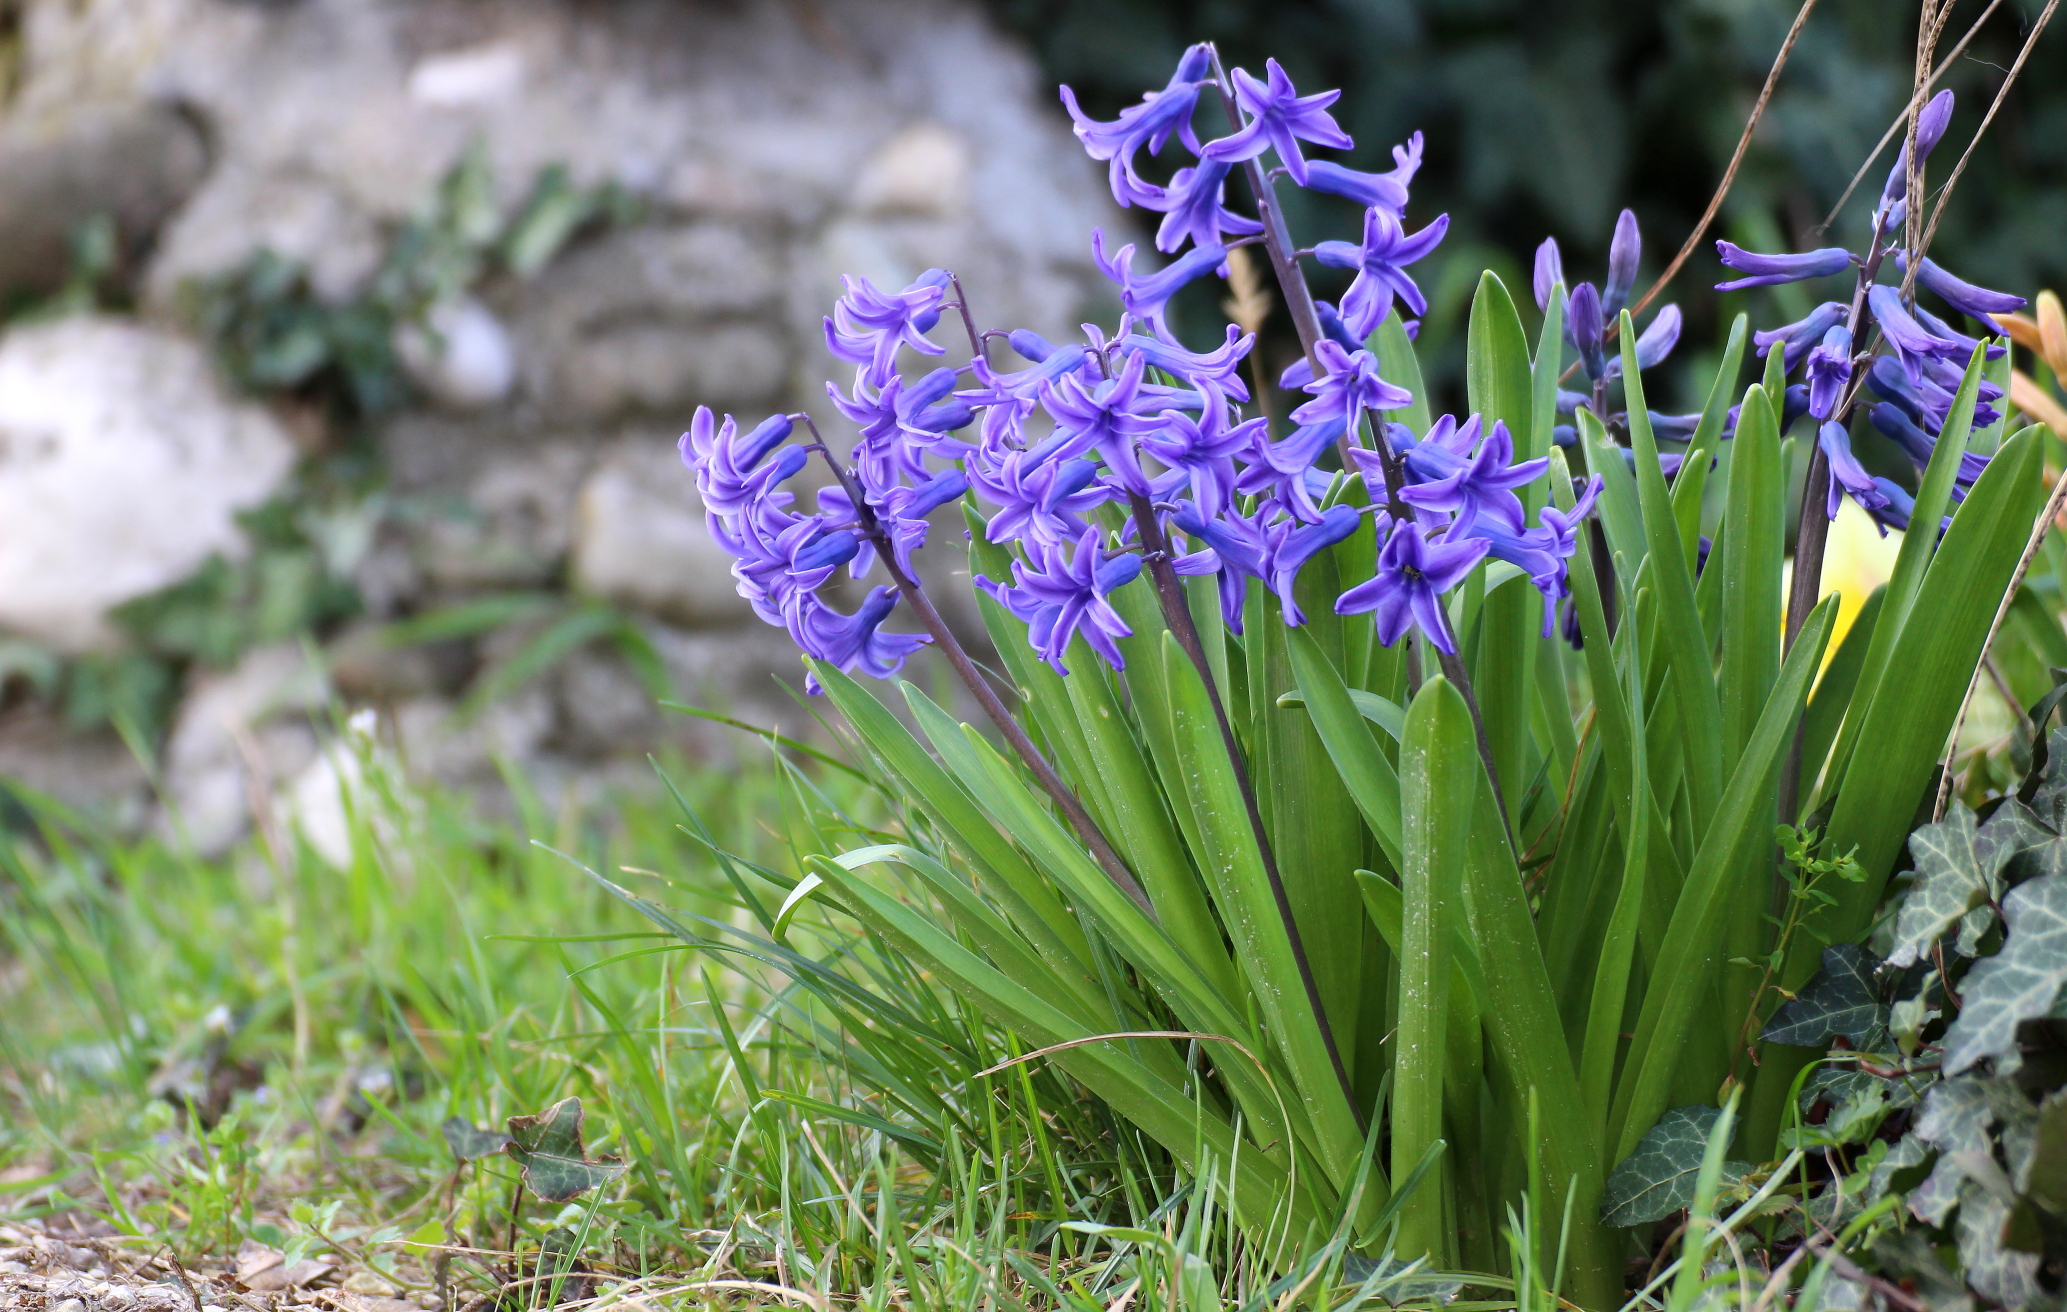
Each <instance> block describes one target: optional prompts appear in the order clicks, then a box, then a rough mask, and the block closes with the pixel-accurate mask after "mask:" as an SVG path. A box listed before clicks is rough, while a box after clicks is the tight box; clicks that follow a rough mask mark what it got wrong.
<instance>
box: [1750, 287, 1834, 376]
mask: <svg viewBox="0 0 2067 1312" xmlns="http://www.w3.org/2000/svg"><path fill="white" fill-rule="evenodd" d="M1849 309H1850V307H1848V306H1847V305H1846V304H1845V303H1844V302H1843V301H1825V302H1823V303H1822V304H1821V305H1819V306H1817V307H1816V308H1815V309H1813V310H1811V311H1809V313H1808V317H1806V318H1803V319H1797V320H1795V321H1794V322H1793V323H1790V324H1782V325H1781V326H1780V327H1778V328H1773V329H1769V330H1767V331H1765V332H1756V333H1753V334H1752V335H1751V340H1752V342H1753V343H1754V344H1756V345H1757V347H1758V354H1759V357H1760V358H1761V359H1763V358H1764V357H1765V354H1766V352H1768V351H1770V350H1772V349H1773V346H1774V345H1775V344H1776V343H1777V344H1779V345H1780V346H1781V347H1782V348H1783V354H1782V355H1781V357H1780V363H1781V367H1782V368H1783V369H1784V370H1785V371H1786V372H1788V373H1793V372H1794V368H1795V366H1796V365H1798V364H1800V363H1801V362H1802V360H1803V359H1804V358H1805V357H1806V356H1807V355H1808V353H1809V352H1810V351H1812V350H1814V349H1815V348H1816V346H1817V345H1818V344H1819V343H1821V342H1822V340H1823V334H1825V333H1827V332H1829V331H1830V330H1831V329H1832V328H1835V327H1837V326H1838V325H1840V324H1842V323H1843V322H1844V321H1845V315H1846V313H1847V312H1848V311H1849Z"/></svg>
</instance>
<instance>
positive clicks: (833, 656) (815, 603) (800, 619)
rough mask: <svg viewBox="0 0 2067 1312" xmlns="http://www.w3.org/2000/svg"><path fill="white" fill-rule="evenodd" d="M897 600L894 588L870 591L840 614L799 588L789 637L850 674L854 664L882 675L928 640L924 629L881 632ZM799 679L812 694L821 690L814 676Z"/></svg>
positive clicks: (886, 675)
mask: <svg viewBox="0 0 2067 1312" xmlns="http://www.w3.org/2000/svg"><path fill="white" fill-rule="evenodd" d="M896 606H897V591H896V589H894V588H877V589H875V590H874V591H872V592H870V593H869V594H868V596H867V597H865V598H863V599H862V602H861V608H860V609H859V610H857V611H855V612H854V613H853V614H852V615H842V614H840V612H838V611H836V610H834V609H833V608H832V607H830V606H828V605H826V604H825V603H824V602H822V601H820V600H819V599H818V597H817V596H816V595H815V594H813V593H808V592H807V593H802V594H800V595H799V597H798V599H797V602H796V604H794V605H793V606H792V607H791V608H790V615H789V633H790V637H791V638H793V639H795V640H796V644H797V646H799V647H801V648H802V649H803V650H804V652H805V654H806V655H809V656H812V657H814V658H815V659H818V660H821V661H824V662H825V663H826V664H827V665H830V666H832V667H833V668H834V669H836V670H840V671H843V672H846V673H850V674H851V673H852V672H853V671H854V670H856V669H859V670H861V671H862V672H863V673H865V674H868V675H871V676H873V677H875V678H878V679H887V678H889V677H890V676H891V675H893V674H895V673H897V672H898V671H899V670H901V669H903V668H904V662H905V658H906V657H908V656H910V655H911V654H912V653H913V652H915V651H917V650H918V649H919V648H921V647H923V646H925V645H926V644H927V643H929V642H931V641H933V639H931V638H929V637H927V636H926V635H925V634H923V633H885V632H883V628H882V625H883V621H884V620H886V619H888V618H890V612H891V611H892V610H894V609H896ZM804 684H805V689H806V690H807V691H808V692H810V693H812V694H813V695H816V694H817V693H818V692H819V691H820V689H819V687H818V680H817V679H816V678H809V679H806V680H805V681H804Z"/></svg>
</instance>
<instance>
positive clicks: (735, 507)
mask: <svg viewBox="0 0 2067 1312" xmlns="http://www.w3.org/2000/svg"><path fill="white" fill-rule="evenodd" d="M791 430H792V423H791V420H790V417H789V416H788V415H770V416H769V417H768V418H766V419H764V420H762V421H761V422H760V423H758V424H756V425H755V426H754V428H753V431H752V432H750V433H747V434H746V435H745V436H744V437H742V436H740V433H739V425H738V424H737V423H736V422H734V420H733V418H732V416H731V415H726V416H725V422H724V423H723V424H718V423H716V422H715V421H714V420H713V419H712V417H711V412H710V408H709V407H708V406H698V407H696V414H695V415H694V416H693V417H692V418H691V419H690V421H689V431H688V432H686V433H684V434H682V437H681V441H679V442H678V443H677V444H676V449H677V450H678V451H680V452H681V456H682V463H683V464H684V465H687V466H688V467H689V468H690V469H691V470H692V471H694V472H695V474H696V491H697V494H698V495H699V496H701V497H702V498H703V507H704V509H705V511H707V512H708V513H710V514H712V515H720V516H727V517H731V516H736V515H740V514H744V513H746V512H747V510H748V509H749V507H750V506H752V505H753V504H754V503H756V502H758V501H760V500H762V499H763V498H765V497H767V496H768V495H769V493H770V491H771V490H772V489H773V488H774V487H775V485H776V484H778V483H781V482H783V481H784V480H785V479H788V478H791V477H793V476H794V475H795V474H796V473H797V472H798V471H799V470H801V469H802V468H803V467H804V462H805V460H806V459H807V458H808V457H807V455H806V453H805V451H804V448H802V447H791V448H789V451H787V452H785V453H784V454H782V455H780V456H777V457H776V458H775V459H774V460H772V461H767V463H765V464H764V463H762V462H763V461H764V460H766V459H767V456H768V454H769V453H770V452H771V451H774V450H775V448H776V447H778V446H779V445H781V444H782V443H783V442H785V441H787V440H789V435H790V432H791ZM791 453H794V454H791ZM778 495H784V496H786V495H787V494H778Z"/></svg>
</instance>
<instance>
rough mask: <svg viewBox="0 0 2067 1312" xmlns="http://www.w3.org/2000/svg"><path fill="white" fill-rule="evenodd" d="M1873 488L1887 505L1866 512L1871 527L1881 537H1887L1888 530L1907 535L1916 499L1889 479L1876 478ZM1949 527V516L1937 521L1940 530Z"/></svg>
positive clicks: (1950, 523)
mask: <svg viewBox="0 0 2067 1312" xmlns="http://www.w3.org/2000/svg"><path fill="white" fill-rule="evenodd" d="M1873 487H1874V490H1875V491H1877V492H1879V493H1880V495H1881V499H1882V500H1883V501H1885V502H1886V503H1887V504H1885V505H1883V506H1881V507H1880V508H1879V509H1878V510H1869V511H1867V512H1866V513H1867V514H1869V515H1871V516H1873V526H1874V527H1875V528H1877V529H1879V530H1880V535H1881V536H1882V537H1886V536H1887V535H1888V530H1889V529H1894V530H1896V531H1897V532H1900V533H1907V532H1908V531H1909V521H1910V520H1911V519H1913V518H1915V517H1916V498H1915V497H1913V496H1910V495H1909V490H1908V489H1907V488H1905V487H1903V486H1902V485H1901V484H1900V483H1897V482H1896V481H1895V480H1893V479H1891V478H1876V479H1874V480H1873ZM1951 525H1952V520H1951V518H1950V517H1949V516H1948V517H1946V518H1944V519H1941V520H1939V521H1938V526H1939V528H1940V529H1945V528H1950V527H1951Z"/></svg>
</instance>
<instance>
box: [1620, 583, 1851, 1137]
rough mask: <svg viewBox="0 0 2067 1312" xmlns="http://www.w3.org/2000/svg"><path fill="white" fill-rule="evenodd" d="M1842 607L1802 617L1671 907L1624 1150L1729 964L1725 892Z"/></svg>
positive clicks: (1635, 1051) (1652, 1112)
mask: <svg viewBox="0 0 2067 1312" xmlns="http://www.w3.org/2000/svg"><path fill="white" fill-rule="evenodd" d="M1836 610H1837V599H1836V598H1835V597H1825V598H1824V599H1823V600H1822V601H1820V602H1818V603H1817V604H1816V609H1815V610H1813V611H1811V612H1809V618H1808V619H1807V621H1805V622H1804V623H1803V624H1802V627H1801V633H1800V634H1799V635H1798V636H1797V638H1796V640H1795V644H1794V649H1793V650H1792V651H1790V652H1788V653H1787V660H1786V661H1785V662H1784V663H1783V664H1782V665H1781V667H1780V678H1779V680H1778V681H1777V682H1776V683H1775V684H1774V687H1773V695H1772V696H1771V697H1770V698H1769V699H1767V702H1766V708H1765V713H1764V714H1763V715H1761V716H1760V717H1759V721H1758V727H1757V729H1756V730H1755V731H1754V732H1753V733H1752V736H1751V741H1750V743H1749V744H1748V745H1747V746H1746V747H1745V749H1744V755H1743V757H1742V758H1741V759H1740V760H1739V761H1738V763H1737V769H1736V772H1735V773H1734V774H1733V775H1732V776H1731V778H1730V787H1729V791H1728V792H1727V793H1725V794H1724V795H1723V801H1722V805H1721V806H1720V807H1719V808H1717V811H1716V814H1715V818H1714V823H1712V824H1711V825H1710V826H1709V829H1708V833H1707V835H1706V836H1705V837H1704V838H1703V839H1702V840H1701V846H1700V848H1699V850H1698V851H1697V852H1696V854H1695V856H1694V861H1693V864H1692V866H1691V867H1689V869H1688V872H1687V878H1686V881H1685V883H1684V884H1683V885H1682V886H1681V888H1680V892H1679V898H1678V901H1677V903H1676V904H1675V905H1674V906H1673V908H1672V917H1671V920H1670V922H1669V924H1668V928H1667V930H1666V932H1665V935H1664V938H1663V941H1662V943H1661V944H1660V947H1659V950H1658V953H1657V957H1656V959H1657V960H1659V961H1661V962H1666V963H1670V966H1669V969H1665V970H1661V971H1660V972H1659V973H1658V974H1657V975H1655V976H1653V978H1652V980H1651V982H1650V986H1649V987H1648V989H1647V990H1646V991H1645V994H1644V1004H1643V1010H1642V1012H1641V1013H1640V1015H1639V1018H1638V1020H1637V1028H1636V1036H1637V1037H1636V1040H1635V1043H1634V1045H1633V1046H1632V1047H1631V1048H1630V1050H1629V1054H1630V1056H1629V1065H1630V1066H1633V1067H1635V1069H1634V1070H1627V1069H1625V1070H1624V1072H1623V1076H1622V1080H1621V1082H1620V1085H1619V1087H1618V1088H1617V1089H1616V1093H1615V1112H1614V1115H1613V1116H1612V1117H1611V1118H1610V1121H1609V1125H1610V1129H1611V1133H1612V1134H1613V1135H1614V1137H1615V1138H1616V1139H1617V1141H1618V1146H1619V1149H1620V1151H1622V1152H1623V1153H1624V1154H1627V1153H1629V1152H1632V1151H1634V1150H1635V1146H1636V1139H1637V1136H1638V1133H1639V1132H1638V1128H1637V1127H1639V1126H1644V1125H1649V1124H1652V1123H1653V1118H1655V1117H1657V1116H1659V1115H1660V1114H1662V1113H1663V1112H1664V1110H1665V1108H1666V1106H1667V1104H1668V1102H1669V1100H1670V1098H1671V1090H1672V1085H1673V1081H1674V1079H1675V1078H1676V1077H1677V1075H1678V1072H1679V1067H1680V1063H1681V1061H1682V1059H1683V1057H1684V1055H1685V1049H1686V1046H1687V1044H1688V1043H1689V1041H1690V1040H1689V1035H1690V1033H1691V1030H1692V1027H1693V1024H1694V1015H1695V1011H1696V1008H1697V1007H1698V1006H1699V1005H1701V1003H1702V1002H1703V1001H1704V1000H1705V999H1706V998H1708V997H1709V996H1711V989H1712V987H1713V982H1714V978H1715V972H1717V971H1718V970H1720V969H1721V968H1722V965H1723V960H1722V958H1723V951H1722V949H1723V942H1722V935H1721V933H1720V932H1719V929H1720V926H1721V925H1722V924H1723V923H1724V920H1725V917H1724V916H1723V915H1721V914H1720V912H1721V911H1722V910H1723V909H1724V908H1723V904H1724V903H1725V901H1726V899H1724V898H1722V897H1720V896H1719V894H1720V893H1721V891H1722V890H1723V889H1724V888H1725V887H1727V886H1728V883H1729V879H1730V876H1732V875H1733V874H1735V873H1737V872H1738V871H1739V870H1740V869H1741V868H1742V867H1741V864H1740V863H1742V862H1743V861H1744V860H1745V859H1746V854H1747V853H1748V852H1752V851H1762V850H1765V849H1766V848H1767V847H1768V846H1769V845H1770V844H1771V842H1772V830H1771V829H1770V828H1769V827H1768V826H1769V825H1770V823H1771V821H1770V820H1769V819H1766V818H1765V817H1767V816H1769V814H1770V808H1771V806H1772V790H1773V784H1774V781H1775V780H1776V779H1777V778H1778V777H1779V771H1780V761H1781V758H1782V757H1783V756H1784V755H1785V753H1786V750H1787V747H1788V746H1789V744H1791V743H1792V742H1793V739H1794V728H1795V725H1796V724H1797V723H1798V721H1799V717H1800V714H1801V707H1802V702H1803V701H1804V699H1805V698H1806V696H1807V694H1808V685H1809V678H1810V676H1811V675H1812V674H1814V672H1815V670H1816V666H1817V665H1818V664H1819V663H1820V661H1821V659H1822V655H1823V645H1824V643H1825V641H1826V640H1827V639H1828V638H1829V636H1830V624H1831V619H1832V616H1833V615H1834V614H1835V613H1836ZM1616 1127H1619V1129H1617V1128H1616Z"/></svg>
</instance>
